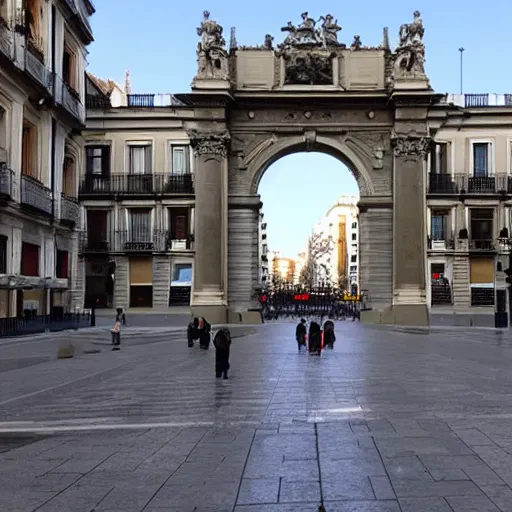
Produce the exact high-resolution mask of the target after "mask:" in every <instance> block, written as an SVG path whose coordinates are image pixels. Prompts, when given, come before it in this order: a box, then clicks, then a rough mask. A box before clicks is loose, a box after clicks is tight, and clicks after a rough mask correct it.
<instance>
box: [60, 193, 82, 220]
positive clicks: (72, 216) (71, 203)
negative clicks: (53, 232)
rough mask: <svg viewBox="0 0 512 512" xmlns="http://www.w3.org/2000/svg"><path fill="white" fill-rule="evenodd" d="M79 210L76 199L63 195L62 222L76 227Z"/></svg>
mask: <svg viewBox="0 0 512 512" xmlns="http://www.w3.org/2000/svg"><path fill="white" fill-rule="evenodd" d="M79 208H80V207H79V206H78V201H77V200H76V199H73V198H72V197H68V196H65V195H64V194H62V195H61V198H60V221H61V222H64V223H67V224H71V225H75V224H76V223H77V222H78V214H79Z"/></svg>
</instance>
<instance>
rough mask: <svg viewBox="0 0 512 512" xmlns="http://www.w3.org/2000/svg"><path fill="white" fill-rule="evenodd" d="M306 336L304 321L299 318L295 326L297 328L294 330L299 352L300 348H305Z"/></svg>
mask: <svg viewBox="0 0 512 512" xmlns="http://www.w3.org/2000/svg"><path fill="white" fill-rule="evenodd" d="M306 335H307V329H306V319H305V318H301V319H300V322H299V323H298V325H297V328H296V329H295V338H296V340H297V345H298V347H299V352H300V351H301V350H302V347H306Z"/></svg>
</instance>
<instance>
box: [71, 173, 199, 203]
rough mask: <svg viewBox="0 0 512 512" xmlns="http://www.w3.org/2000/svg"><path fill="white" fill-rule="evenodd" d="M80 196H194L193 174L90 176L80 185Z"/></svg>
mask: <svg viewBox="0 0 512 512" xmlns="http://www.w3.org/2000/svg"><path fill="white" fill-rule="evenodd" d="M79 193H80V196H81V197H84V196H108V197H111V196H147V195H166V194H193V193H194V184H193V179H192V174H180V175H171V174H166V173H160V174H126V173H113V174H110V175H88V176H85V178H84V179H83V181H82V183H81V184H80V192H79Z"/></svg>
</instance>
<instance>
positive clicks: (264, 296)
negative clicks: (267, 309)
mask: <svg viewBox="0 0 512 512" xmlns="http://www.w3.org/2000/svg"><path fill="white" fill-rule="evenodd" d="M267 299H268V297H267V296H266V295H262V297H261V299H260V301H261V302H267Z"/></svg>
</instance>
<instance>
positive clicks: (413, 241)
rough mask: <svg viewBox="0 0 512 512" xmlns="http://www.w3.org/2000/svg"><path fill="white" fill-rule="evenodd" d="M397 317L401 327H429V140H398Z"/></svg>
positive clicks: (395, 218)
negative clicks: (427, 222)
mask: <svg viewBox="0 0 512 512" xmlns="http://www.w3.org/2000/svg"><path fill="white" fill-rule="evenodd" d="M393 142H394V156H395V165H394V179H393V182H394V190H393V198H394V210H393V315H394V323H395V324H398V325H428V324H429V319H428V308H427V303H426V291H425V186H424V174H425V171H424V162H425V160H426V157H427V153H428V150H429V147H430V139H429V138H427V137H410V136H405V137H404V136H398V137H396V138H395V139H394V140H393Z"/></svg>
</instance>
